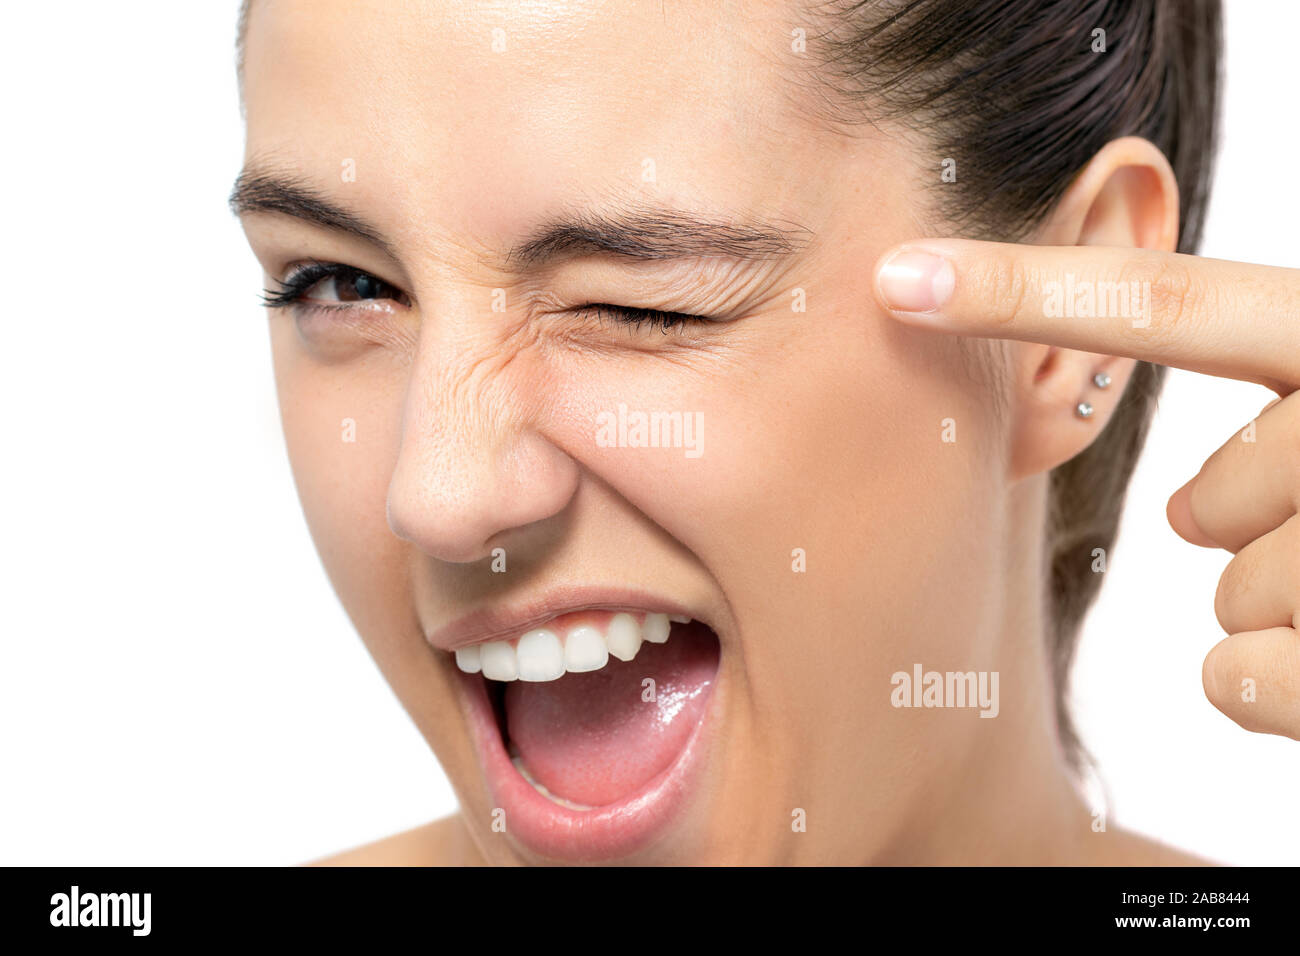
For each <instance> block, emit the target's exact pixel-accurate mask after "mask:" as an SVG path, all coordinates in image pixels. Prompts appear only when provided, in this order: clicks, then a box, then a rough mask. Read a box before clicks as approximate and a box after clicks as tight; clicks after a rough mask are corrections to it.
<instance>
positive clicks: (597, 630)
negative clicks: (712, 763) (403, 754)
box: [455, 609, 721, 859]
mask: <svg viewBox="0 0 1300 956" xmlns="http://www.w3.org/2000/svg"><path fill="white" fill-rule="evenodd" d="M455 653H456V664H457V667H458V668H459V669H460V671H461V677H462V683H463V684H464V685H465V687H466V690H467V691H468V694H467V696H468V698H469V707H470V711H471V713H472V714H473V715H474V716H475V717H476V721H475V723H476V726H477V729H478V737H479V741H478V743H479V749H480V758H481V760H482V762H483V764H484V770H485V773H486V776H487V778H488V783H489V787H490V789H491V791H492V794H493V799H494V800H497V801H499V802H500V803H501V807H502V808H503V809H504V811H505V823H504V829H505V830H506V831H507V832H510V833H512V834H513V835H515V836H518V837H520V838H521V839H522V840H523V842H524V843H525V844H526V845H528V846H529V847H531V848H532V849H534V850H535V851H537V852H539V853H541V854H543V855H546V856H552V857H564V858H578V859H584V858H599V857H607V856H610V855H616V854H620V853H625V852H630V851H632V850H634V849H636V848H637V847H638V846H639V845H642V844H644V842H646V840H648V839H650V838H652V837H653V835H654V833H655V832H657V831H658V830H659V829H660V828H661V827H662V826H665V825H667V824H668V823H669V822H670V821H671V819H672V818H673V817H674V816H675V808H676V807H677V806H678V805H679V804H680V802H681V799H682V798H683V797H684V793H685V789H686V787H685V785H686V782H687V778H688V776H689V773H688V771H689V769H690V765H691V764H693V763H694V762H695V760H694V758H695V757H697V756H698V753H697V751H698V749H699V748H698V747H696V746H694V745H695V743H696V741H697V739H698V737H699V734H700V729H701V727H702V726H703V725H704V723H705V722H706V718H707V714H708V709H709V708H708V704H709V701H710V699H711V697H712V692H713V690H714V687H715V684H716V680H717V674H718V666H719V661H720V654H721V649H720V644H719V641H718V637H717V634H716V633H715V632H714V631H713V630H712V629H711V628H710V627H709V626H708V625H706V624H704V623H703V622H701V621H695V620H690V619H688V618H686V617H683V616H674V617H672V618H671V619H670V617H669V616H668V615H667V614H663V613H655V612H648V611H635V610H614V609H584V610H581V611H574V612H570V613H566V614H562V615H559V616H556V617H554V618H552V619H551V620H548V621H546V622H545V623H543V624H541V625H540V626H537V627H533V628H530V629H529V630H527V631H525V632H523V633H521V634H520V635H518V636H517V637H513V638H510V639H508V640H494V641H487V642H482V643H479V644H475V645H470V646H468V647H462V648H459V649H458V650H457V651H456V652H455Z"/></svg>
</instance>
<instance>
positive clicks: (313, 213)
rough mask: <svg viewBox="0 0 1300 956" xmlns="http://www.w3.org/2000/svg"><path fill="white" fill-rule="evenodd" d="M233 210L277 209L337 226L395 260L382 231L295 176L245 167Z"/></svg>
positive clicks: (233, 194)
mask: <svg viewBox="0 0 1300 956" xmlns="http://www.w3.org/2000/svg"><path fill="white" fill-rule="evenodd" d="M228 202H229V204H230V210H231V212H233V213H234V214H235V215H236V216H242V215H244V214H245V213H250V212H274V213H280V214H282V215H285V216H292V217H293V218H295V219H302V220H304V221H306V222H312V223H315V224H316V225H318V226H324V227H325V228H326V229H335V230H337V231H339V232H346V233H348V234H350V235H353V236H356V237H357V238H359V239H364V240H366V241H367V242H370V243H373V244H374V245H376V246H379V247H380V248H381V249H383V250H384V252H386V253H387V254H388V256H389V257H390V258H392V259H396V258H397V254H396V253H395V252H394V251H393V246H392V244H391V243H390V242H389V241H388V240H387V239H385V238H384V235H383V233H382V232H380V230H378V229H376V228H375V227H374V226H372V225H370V224H369V223H367V222H366V221H365V220H364V219H362V218H361V217H360V216H357V215H355V214H354V213H351V212H348V211H347V210H346V209H344V208H342V207H341V206H336V205H335V204H334V203H332V202H330V201H329V200H328V199H326V198H325V197H324V196H323V195H321V193H320V192H319V191H318V190H316V189H314V188H313V187H311V186H309V185H307V184H306V183H304V182H301V181H299V180H298V179H296V178H294V177H292V176H286V175H281V174H278V173H272V172H265V171H261V170H257V169H245V170H244V171H243V172H241V173H240V174H239V176H237V177H236V178H235V185H234V188H232V189H231V190H230V199H229V200H228Z"/></svg>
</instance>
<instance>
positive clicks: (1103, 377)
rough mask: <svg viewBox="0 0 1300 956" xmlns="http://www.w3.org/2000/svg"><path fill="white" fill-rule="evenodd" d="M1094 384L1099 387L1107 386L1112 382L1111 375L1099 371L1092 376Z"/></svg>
mask: <svg viewBox="0 0 1300 956" xmlns="http://www.w3.org/2000/svg"><path fill="white" fill-rule="evenodd" d="M1092 384H1093V385H1096V386H1097V387H1098V388H1105V387H1106V386H1107V385H1109V384H1110V376H1109V375H1107V374H1106V373H1105V372H1098V373H1097V374H1096V375H1094V376H1093V377H1092Z"/></svg>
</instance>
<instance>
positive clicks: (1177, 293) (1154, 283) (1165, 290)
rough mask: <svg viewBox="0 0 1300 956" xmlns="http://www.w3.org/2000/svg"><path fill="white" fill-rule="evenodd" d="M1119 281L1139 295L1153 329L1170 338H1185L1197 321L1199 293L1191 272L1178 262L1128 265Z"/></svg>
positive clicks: (1163, 261) (1157, 260) (1155, 260)
mask: <svg viewBox="0 0 1300 956" xmlns="http://www.w3.org/2000/svg"><path fill="white" fill-rule="evenodd" d="M1120 280H1121V282H1127V283H1130V286H1129V287H1130V288H1132V289H1135V290H1140V291H1141V294H1142V297H1143V298H1144V299H1145V300H1146V302H1147V304H1148V305H1149V307H1150V310H1151V324H1152V327H1153V329H1155V330H1158V331H1160V332H1163V333H1164V334H1165V335H1167V336H1169V337H1170V338H1179V337H1182V336H1184V335H1186V334H1187V332H1188V331H1189V329H1188V326H1189V324H1191V323H1193V322H1195V321H1196V319H1197V318H1198V315H1199V310H1198V308H1197V304H1198V303H1199V301H1200V299H1201V292H1202V290H1201V289H1200V288H1199V286H1198V283H1197V281H1196V278H1195V276H1194V275H1193V274H1192V271H1191V269H1189V268H1188V267H1187V266H1185V265H1183V264H1182V263H1180V262H1177V261H1170V260H1169V259H1166V258H1163V257H1162V258H1158V259H1144V260H1139V261H1137V262H1132V263H1129V264H1127V265H1125V266H1124V267H1123V269H1122V270H1121V276H1120Z"/></svg>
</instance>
